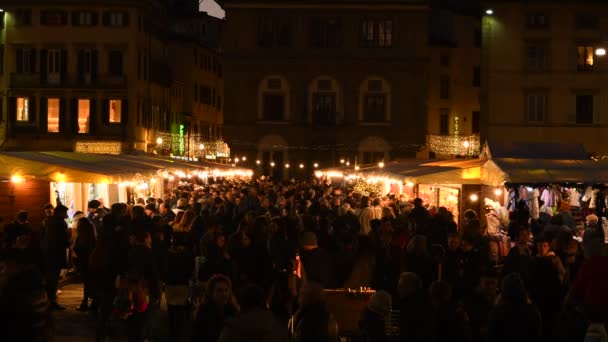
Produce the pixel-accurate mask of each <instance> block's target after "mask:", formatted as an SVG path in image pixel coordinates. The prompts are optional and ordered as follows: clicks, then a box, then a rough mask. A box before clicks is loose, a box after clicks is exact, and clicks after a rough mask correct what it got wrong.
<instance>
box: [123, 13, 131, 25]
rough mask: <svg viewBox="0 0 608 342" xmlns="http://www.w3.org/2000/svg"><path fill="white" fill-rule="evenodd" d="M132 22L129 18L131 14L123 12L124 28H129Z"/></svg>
mask: <svg viewBox="0 0 608 342" xmlns="http://www.w3.org/2000/svg"><path fill="white" fill-rule="evenodd" d="M130 21H131V17H130V16H129V12H123V17H122V24H123V25H122V26H124V27H127V26H129V24H130Z"/></svg>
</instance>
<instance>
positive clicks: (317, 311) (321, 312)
mask: <svg viewBox="0 0 608 342" xmlns="http://www.w3.org/2000/svg"><path fill="white" fill-rule="evenodd" d="M291 325H292V329H291V331H292V335H293V341H294V342H313V341H314V342H317V341H318V342H335V341H337V339H338V323H337V322H336V319H335V318H334V316H333V315H332V313H331V312H330V311H329V309H328V307H327V304H326V303H325V299H324V298H323V287H322V286H321V284H318V283H315V282H307V283H306V284H305V285H304V287H303V288H302V292H301V296H300V309H299V310H298V312H296V314H295V315H294V316H293V318H292V324H291Z"/></svg>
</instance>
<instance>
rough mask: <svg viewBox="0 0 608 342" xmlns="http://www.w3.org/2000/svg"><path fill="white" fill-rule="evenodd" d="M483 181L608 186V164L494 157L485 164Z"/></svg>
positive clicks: (587, 161)
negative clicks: (605, 184) (607, 184)
mask: <svg viewBox="0 0 608 342" xmlns="http://www.w3.org/2000/svg"><path fill="white" fill-rule="evenodd" d="M481 176H482V177H481V181H482V183H483V184H485V185H490V186H501V185H503V184H505V183H515V184H538V183H585V184H603V183H608V162H603V161H602V162H596V161H593V160H554V159H521V158H494V159H491V160H488V161H487V163H486V164H485V165H484V167H483V170H482V174H481Z"/></svg>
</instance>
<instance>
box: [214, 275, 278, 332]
mask: <svg viewBox="0 0 608 342" xmlns="http://www.w3.org/2000/svg"><path fill="white" fill-rule="evenodd" d="M239 304H240V306H241V312H240V313H239V314H238V316H237V317H235V318H233V319H231V320H229V321H228V322H226V324H225V326H224V329H223V330H222V333H221V335H220V338H219V342H240V341H259V342H287V329H286V327H285V326H283V325H281V323H279V321H277V320H276V319H275V317H274V316H273V314H272V312H271V311H270V310H268V309H266V296H265V294H264V290H263V289H262V288H260V287H258V286H247V287H245V288H244V289H243V291H242V292H241V295H240V296H239Z"/></svg>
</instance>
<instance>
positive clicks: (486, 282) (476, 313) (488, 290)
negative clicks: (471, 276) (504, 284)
mask: <svg viewBox="0 0 608 342" xmlns="http://www.w3.org/2000/svg"><path fill="white" fill-rule="evenodd" d="M497 294H498V275H497V274H496V273H495V272H492V271H487V272H486V273H484V274H483V275H482V276H481V279H480V281H479V286H478V287H477V290H476V291H475V292H474V293H473V294H472V295H471V296H469V297H467V298H465V299H464V303H463V304H464V308H465V310H466V312H467V314H468V315H469V318H470V320H471V330H472V334H473V342H484V341H487V334H488V315H489V313H490V310H492V307H493V306H494V302H495V301H496V296H497Z"/></svg>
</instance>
